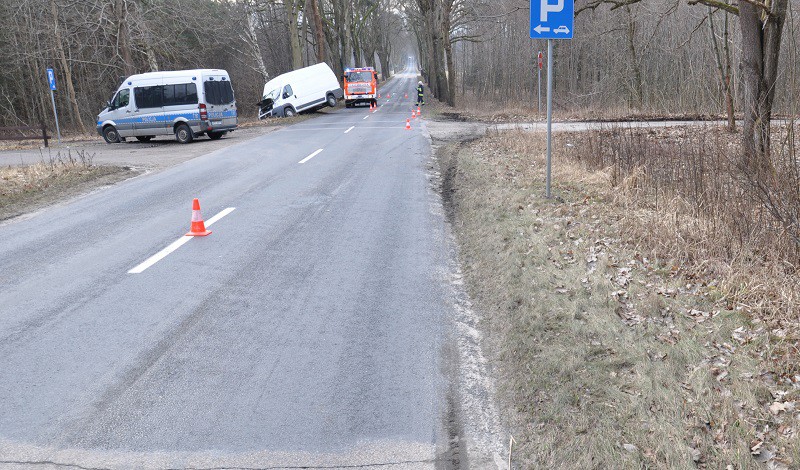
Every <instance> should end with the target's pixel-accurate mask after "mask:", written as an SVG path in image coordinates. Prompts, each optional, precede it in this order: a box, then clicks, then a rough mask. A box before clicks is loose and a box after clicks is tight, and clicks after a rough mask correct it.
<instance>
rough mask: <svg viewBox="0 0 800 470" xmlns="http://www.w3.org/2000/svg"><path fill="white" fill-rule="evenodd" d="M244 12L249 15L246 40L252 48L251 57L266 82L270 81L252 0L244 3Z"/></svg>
mask: <svg viewBox="0 0 800 470" xmlns="http://www.w3.org/2000/svg"><path fill="white" fill-rule="evenodd" d="M244 14H245V15H246V16H247V30H246V31H245V42H246V43H247V45H248V46H249V49H250V51H249V52H250V57H251V58H252V59H253V62H254V63H255V69H256V70H257V71H258V73H259V74H260V75H261V79H262V80H263V81H264V83H266V82H268V81H269V72H267V65H266V64H265V63H264V55H263V54H262V53H261V46H260V45H259V44H258V36H257V35H256V32H257V31H258V28H257V27H258V25H257V24H256V19H257V18H256V12H255V11H253V8H252V6H251V5H250V2H245V3H244Z"/></svg>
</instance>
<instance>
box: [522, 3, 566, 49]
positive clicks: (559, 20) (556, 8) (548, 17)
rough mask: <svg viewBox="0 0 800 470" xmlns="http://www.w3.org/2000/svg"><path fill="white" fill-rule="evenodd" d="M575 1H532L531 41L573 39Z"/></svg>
mask: <svg viewBox="0 0 800 470" xmlns="http://www.w3.org/2000/svg"><path fill="white" fill-rule="evenodd" d="M574 17H575V0H531V39H572V27H573V24H574Z"/></svg>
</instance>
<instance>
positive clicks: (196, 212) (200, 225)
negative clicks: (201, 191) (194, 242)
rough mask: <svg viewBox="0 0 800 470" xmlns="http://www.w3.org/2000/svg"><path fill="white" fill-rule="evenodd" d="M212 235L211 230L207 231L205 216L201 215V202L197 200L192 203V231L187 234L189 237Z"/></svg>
mask: <svg viewBox="0 0 800 470" xmlns="http://www.w3.org/2000/svg"><path fill="white" fill-rule="evenodd" d="M209 234H211V230H206V224H205V222H203V216H202V215H200V200H199V199H197V198H195V199H194V201H192V229H191V231H190V232H189V233H187V234H186V236H187V237H205V236H206V235H209Z"/></svg>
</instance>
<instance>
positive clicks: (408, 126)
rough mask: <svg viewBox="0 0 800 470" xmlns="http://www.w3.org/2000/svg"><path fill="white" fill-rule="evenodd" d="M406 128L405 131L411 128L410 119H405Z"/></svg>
mask: <svg viewBox="0 0 800 470" xmlns="http://www.w3.org/2000/svg"><path fill="white" fill-rule="evenodd" d="M406 130H407V131H410V130H411V119H406Z"/></svg>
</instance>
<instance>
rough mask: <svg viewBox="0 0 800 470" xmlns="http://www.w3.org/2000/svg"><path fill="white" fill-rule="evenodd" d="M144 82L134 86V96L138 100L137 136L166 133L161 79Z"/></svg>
mask: <svg viewBox="0 0 800 470" xmlns="http://www.w3.org/2000/svg"><path fill="white" fill-rule="evenodd" d="M153 82H154V83H153V84H152V85H150V84H147V83H145V84H142V85H138V84H137V85H138V86H136V87H134V89H133V98H134V101H135V102H136V108H135V117H136V118H135V119H134V120H133V128H134V134H135V135H137V136H145V135H160V134H166V133H167V129H166V126H165V123H164V107H163V106H164V105H163V103H164V97H163V90H162V87H161V83H160V82H161V80H158V83H157V84H156V83H155V80H153Z"/></svg>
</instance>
